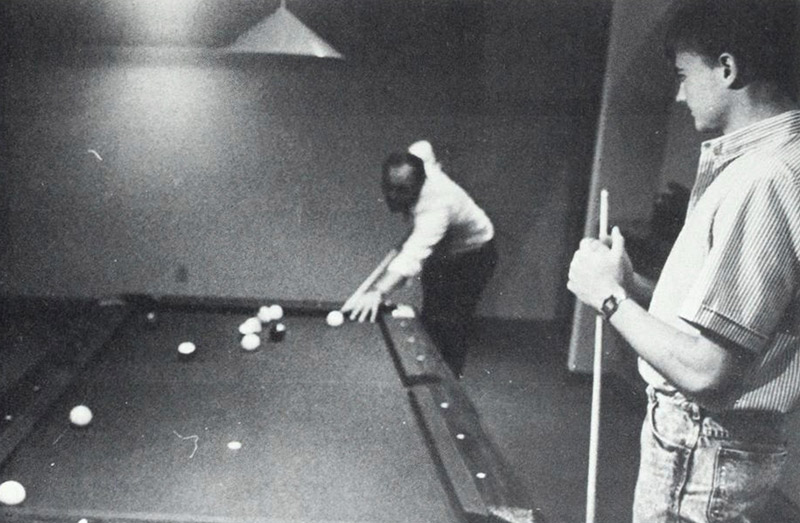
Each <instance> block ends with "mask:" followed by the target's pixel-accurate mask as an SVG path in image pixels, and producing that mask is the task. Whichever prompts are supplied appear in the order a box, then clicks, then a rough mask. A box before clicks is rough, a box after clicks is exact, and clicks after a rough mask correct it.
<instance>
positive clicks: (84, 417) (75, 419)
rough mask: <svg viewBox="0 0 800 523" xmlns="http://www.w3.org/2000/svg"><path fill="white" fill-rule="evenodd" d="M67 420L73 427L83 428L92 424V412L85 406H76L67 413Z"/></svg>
mask: <svg viewBox="0 0 800 523" xmlns="http://www.w3.org/2000/svg"><path fill="white" fill-rule="evenodd" d="M69 420H70V421H71V422H72V424H73V425H77V426H78V427H85V426H86V425H88V424H89V423H91V422H92V411H91V410H89V407H87V406H86V405H78V406H77V407H73V408H72V410H71V411H69Z"/></svg>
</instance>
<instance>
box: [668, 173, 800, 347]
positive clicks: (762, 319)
mask: <svg viewBox="0 0 800 523" xmlns="http://www.w3.org/2000/svg"><path fill="white" fill-rule="evenodd" d="M762 167H763V166H762ZM797 183H798V182H797V180H796V179H794V178H793V177H792V176H791V173H790V172H787V171H784V172H782V173H779V174H778V175H777V176H770V177H768V178H759V179H756V180H754V181H752V183H743V184H741V185H739V186H738V187H735V188H733V189H732V190H731V194H730V195H729V197H728V198H726V199H725V201H724V203H723V204H722V205H721V206H720V208H719V209H718V210H717V213H716V215H715V217H714V223H713V227H712V228H711V236H712V237H711V238H710V239H709V245H710V248H709V252H708V256H707V257H706V261H705V263H704V264H703V266H702V267H698V268H697V270H698V271H699V274H698V277H697V278H695V284H694V285H693V286H692V287H691V288H690V289H688V294H687V297H686V299H685V301H684V303H683V304H682V306H681V310H680V312H679V315H680V317H681V318H682V319H684V320H685V321H687V322H689V323H690V324H692V325H694V326H697V327H700V328H703V329H708V330H710V331H712V332H714V333H716V334H719V335H721V336H723V337H724V338H726V339H728V340H730V341H732V342H734V343H736V344H738V345H740V346H742V347H744V348H746V349H748V350H750V351H753V352H757V353H759V352H762V351H763V350H765V347H766V346H767V344H768V343H769V342H770V340H771V338H772V337H773V335H774V333H775V331H776V329H778V328H779V327H780V323H781V321H782V320H784V319H785V317H786V316H787V314H791V311H788V308H789V307H790V304H791V303H792V302H793V300H794V299H795V295H796V293H797V292H798V278H799V276H800V267H798V259H800V209H798V206H797V204H796V202H798V201H800V188H798V186H797Z"/></svg>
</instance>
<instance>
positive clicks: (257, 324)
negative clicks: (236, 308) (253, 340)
mask: <svg viewBox="0 0 800 523" xmlns="http://www.w3.org/2000/svg"><path fill="white" fill-rule="evenodd" d="M259 332H261V320H260V319H258V318H247V319H246V320H245V321H244V323H242V324H241V325H239V333H240V334H245V335H246V334H258V333H259Z"/></svg>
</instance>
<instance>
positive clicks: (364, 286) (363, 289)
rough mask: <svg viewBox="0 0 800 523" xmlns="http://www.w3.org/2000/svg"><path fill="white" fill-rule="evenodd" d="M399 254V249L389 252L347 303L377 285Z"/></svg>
mask: <svg viewBox="0 0 800 523" xmlns="http://www.w3.org/2000/svg"><path fill="white" fill-rule="evenodd" d="M399 252H400V251H398V250H397V249H392V250H391V251H389V252H388V253H387V254H386V256H385V257H384V258H383V260H382V261H381V262H380V263H379V264H378V266H377V267H375V270H373V271H372V273H370V275H369V276H367V279H366V280H364V282H363V283H362V284H361V285H359V287H358V289H356V292H354V293H353V294H352V295H351V296H350V297H349V298H348V299H347V301H346V302H345V303H347V302H348V301H350V300H352V299H353V298H355V297H356V296H358V295H360V294H363V293H364V292H366V290H367V289H369V288H370V287H371V286H372V284H373V283H375V282H376V281H377V280H378V278H379V277H380V276H381V274H383V271H385V270H386V267H388V266H389V264H390V263H392V260H394V259H395V257H396V256H397V254H398V253H399Z"/></svg>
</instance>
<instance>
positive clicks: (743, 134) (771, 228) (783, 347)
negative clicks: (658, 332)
mask: <svg viewBox="0 0 800 523" xmlns="http://www.w3.org/2000/svg"><path fill="white" fill-rule="evenodd" d="M650 312H651V313H652V314H653V315H654V316H656V317H658V318H660V319H661V320H663V321H665V322H667V323H668V324H670V325H672V326H674V327H676V328H678V329H680V330H682V331H684V332H688V333H691V334H698V333H699V332H700V329H707V330H709V331H711V332H714V333H716V334H718V335H720V336H722V337H724V338H725V339H728V340H730V341H732V342H734V343H736V344H737V345H739V346H741V347H743V348H744V349H745V350H747V351H750V352H752V353H753V354H754V356H755V357H754V360H753V363H752V365H751V366H750V368H749V369H748V371H747V372H746V375H745V377H744V380H743V383H742V384H741V389H740V391H739V392H738V394H737V395H736V396H735V397H733V398H731V401H730V403H729V405H728V407H727V408H728V409H731V410H740V409H757V410H764V411H771V412H789V411H791V410H793V409H795V408H796V407H798V404H799V403H800V111H790V112H786V113H783V114H781V115H778V116H775V117H772V118H768V119H765V120H762V121H760V122H757V123H755V124H752V125H750V126H748V127H746V128H743V129H740V130H737V131H736V132H734V133H730V134H727V135H724V136H722V137H719V138H716V139H714V140H709V141H706V142H704V143H703V144H702V150H701V156H700V162H699V166H698V173H697V178H696V181H695V185H694V187H693V189H692V195H691V199H690V202H689V210H688V213H687V216H686V222H685V224H684V226H683V229H682V230H681V233H680V235H679V236H678V239H677V240H676V242H675V245H674V247H673V249H672V251H671V253H670V256H669V258H668V259H667V262H666V264H665V266H664V269H663V271H662V273H661V277H660V278H659V281H658V284H657V285H656V288H655V291H654V294H653V299H652V302H651V304H650ZM639 371H640V373H641V375H642V377H643V378H644V379H645V381H647V382H648V383H649V384H651V385H653V386H654V387H655V388H656V389H660V390H665V391H672V390H674V387H673V386H672V385H671V384H669V383H668V382H667V381H666V379H665V378H664V377H662V376H661V375H660V374H659V373H658V372H657V371H656V370H655V369H653V368H652V367H651V366H650V365H649V364H647V363H646V362H645V361H644V360H641V359H640V360H639Z"/></svg>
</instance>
